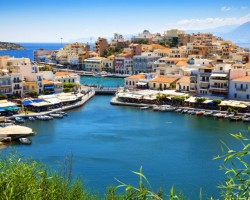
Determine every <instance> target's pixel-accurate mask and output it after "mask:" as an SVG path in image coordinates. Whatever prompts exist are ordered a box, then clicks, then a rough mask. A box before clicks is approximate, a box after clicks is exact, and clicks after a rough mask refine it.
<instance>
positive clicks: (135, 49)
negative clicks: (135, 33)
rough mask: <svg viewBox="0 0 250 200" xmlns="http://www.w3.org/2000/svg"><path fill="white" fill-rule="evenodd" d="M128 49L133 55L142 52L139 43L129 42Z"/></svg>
mask: <svg viewBox="0 0 250 200" xmlns="http://www.w3.org/2000/svg"><path fill="white" fill-rule="evenodd" d="M129 49H131V50H132V54H133V55H134V56H136V55H141V52H142V46H141V45H140V44H130V45H129Z"/></svg>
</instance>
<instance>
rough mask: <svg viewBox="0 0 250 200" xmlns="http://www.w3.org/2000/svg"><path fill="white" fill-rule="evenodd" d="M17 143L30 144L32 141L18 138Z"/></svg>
mask: <svg viewBox="0 0 250 200" xmlns="http://www.w3.org/2000/svg"><path fill="white" fill-rule="evenodd" d="M19 142H21V143H22V144H31V143H32V139H30V138H19Z"/></svg>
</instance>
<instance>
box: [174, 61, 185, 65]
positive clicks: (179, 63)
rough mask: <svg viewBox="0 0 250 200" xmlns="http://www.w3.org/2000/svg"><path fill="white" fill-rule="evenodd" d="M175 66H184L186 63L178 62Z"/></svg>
mask: <svg viewBox="0 0 250 200" xmlns="http://www.w3.org/2000/svg"><path fill="white" fill-rule="evenodd" d="M175 65H176V66H185V65H187V62H186V61H178V62H177V63H176V64H175Z"/></svg>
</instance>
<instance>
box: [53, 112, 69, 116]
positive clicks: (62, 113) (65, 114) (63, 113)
mask: <svg viewBox="0 0 250 200" xmlns="http://www.w3.org/2000/svg"><path fill="white" fill-rule="evenodd" d="M55 113H56V114H61V115H63V116H68V113H66V112H63V111H57V112H55Z"/></svg>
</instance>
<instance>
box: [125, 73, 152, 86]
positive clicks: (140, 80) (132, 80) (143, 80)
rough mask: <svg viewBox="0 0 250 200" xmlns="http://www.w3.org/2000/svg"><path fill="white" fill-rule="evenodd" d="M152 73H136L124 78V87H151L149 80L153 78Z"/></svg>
mask: <svg viewBox="0 0 250 200" xmlns="http://www.w3.org/2000/svg"><path fill="white" fill-rule="evenodd" d="M151 77H152V76H151V75H149V74H136V75H132V76H129V77H126V78H125V79H124V87H125V88H131V89H132V88H142V87H143V89H148V88H149V80H150V79H151Z"/></svg>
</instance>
